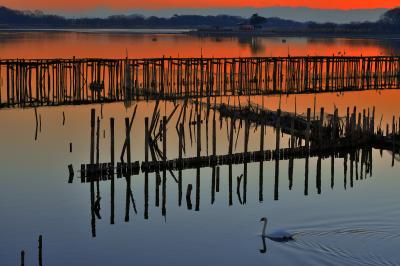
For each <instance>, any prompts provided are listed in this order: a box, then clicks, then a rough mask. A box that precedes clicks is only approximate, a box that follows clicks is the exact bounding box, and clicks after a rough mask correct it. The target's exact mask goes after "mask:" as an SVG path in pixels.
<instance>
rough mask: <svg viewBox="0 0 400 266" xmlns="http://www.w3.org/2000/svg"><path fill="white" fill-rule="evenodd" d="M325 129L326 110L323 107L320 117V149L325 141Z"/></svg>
mask: <svg viewBox="0 0 400 266" xmlns="http://www.w3.org/2000/svg"><path fill="white" fill-rule="evenodd" d="M323 129H324V108H323V107H321V114H320V117H319V132H318V137H319V145H320V147H321V146H322V141H323V139H324V138H323Z"/></svg>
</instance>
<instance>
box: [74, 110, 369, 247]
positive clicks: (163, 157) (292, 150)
mask: <svg viewBox="0 0 400 266" xmlns="http://www.w3.org/2000/svg"><path fill="white" fill-rule="evenodd" d="M157 108H158V107H157ZM157 108H156V109H157ZM135 111H136V109H135ZM182 111H183V110H182ZM200 112H201V111H200ZM172 114H173V113H172ZM134 116H135V112H134V114H133V116H132V118H131V121H130V120H129V118H125V120H124V122H125V132H124V133H125V134H124V135H125V136H124V140H123V149H122V154H121V157H120V158H121V162H119V163H117V165H116V175H115V174H114V169H115V168H114V165H115V155H114V150H115V147H114V137H115V136H114V135H115V133H114V119H113V118H111V119H110V143H111V145H110V163H100V158H99V149H100V146H99V141H98V140H97V142H96V155H95V137H98V135H96V134H95V127H96V119H95V118H96V116H95V112H94V110H92V112H91V122H90V126H91V129H90V138H91V140H90V164H89V165H85V164H82V165H81V169H82V170H81V180H82V181H83V182H87V183H90V211H91V230H92V237H96V235H97V234H96V220H97V219H101V213H100V210H101V208H100V203H101V196H100V189H99V187H100V181H110V224H115V194H116V191H115V190H116V189H115V182H117V180H116V178H117V179H121V178H124V179H125V183H126V188H125V215H124V221H125V222H130V220H131V219H130V218H131V217H130V213H131V204H132V208H133V211H134V213H135V214H137V212H138V211H137V205H136V201H135V198H134V193H133V190H134V189H133V188H134V184H133V180H134V179H136V180H138V178H141V177H142V178H144V182H143V183H141V182H139V181H138V182H137V183H138V184H139V183H141V184H143V186H144V189H143V190H142V191H144V202H143V206H144V209H143V218H144V220H148V219H149V217H150V209H149V200H150V195H149V191H150V190H151V188H150V182H149V178H150V177H151V176H152V175H150V176H149V174H151V173H154V178H155V182H154V191H155V194H154V202H155V207H156V208H159V207H160V205H161V215H162V216H163V217H164V219H165V221H166V216H167V199H168V198H169V197H168V195H167V185H168V187H169V188H170V189H169V190H168V191H176V193H177V199H178V201H177V205H178V206H181V204H182V197H183V193H184V190H185V189H184V187H183V184H184V179H185V176H186V175H185V172H186V171H187V170H189V169H195V178H194V184H191V183H189V184H188V185H187V188H186V205H187V209H188V210H192V209H194V211H196V212H198V211H200V203H201V196H204V195H205V194H204V193H203V194H202V193H201V178H204V177H202V176H201V169H202V168H205V169H210V170H211V178H210V185H208V186H204V187H206V188H210V191H211V193H210V194H208V195H210V206H212V205H214V203H215V202H216V200H218V194H217V193H218V192H220V186H221V184H222V185H227V186H228V189H227V192H228V202H227V206H232V205H233V204H234V201H235V200H234V194H233V181H234V180H233V176H234V169H233V164H236V165H242V167H243V168H242V169H243V172H242V173H240V174H239V175H238V176H237V178H236V179H235V180H236V197H237V202H238V203H239V204H240V205H246V204H247V193H248V191H247V182H248V180H247V179H248V176H249V172H250V173H252V172H253V171H254V169H255V168H256V167H257V166H258V168H259V169H258V174H259V176H258V197H257V198H258V201H259V202H260V203H261V202H263V201H264V178H265V177H267V175H265V173H264V167H265V166H267V167H268V168H269V172H272V167H273V168H274V170H273V171H274V179H273V180H272V182H271V184H272V183H273V195H272V198H273V200H274V201H278V200H279V199H280V191H279V189H280V187H279V184H280V182H279V181H280V180H279V175H280V164H281V163H280V162H281V161H288V184H289V186H288V191H292V190H294V188H295V185H294V184H295V183H294V181H293V178H294V173H296V171H295V161H296V160H300V161H301V160H304V163H305V164H304V173H305V175H304V195H305V196H308V195H309V185H308V183H309V172H310V170H309V167H310V161H311V163H312V165H314V163H315V165H314V167H315V174H316V193H317V194H322V187H323V186H322V184H323V181H322V179H323V175H322V162H323V161H324V160H325V159H328V158H330V163H331V173H330V187H331V189H334V186H335V180H334V179H335V169H334V168H335V160H336V159H337V158H338V159H343V173H344V180H343V183H344V188H345V189H346V188H347V168H348V160H350V187H354V182H355V181H359V180H363V179H365V178H367V175H368V173H369V176H370V177H371V176H372V150H373V147H372V146H371V145H368V144H367V145H365V144H364V145H362V146H354V147H352V146H351V147H347V146H345V147H344V148H343V147H341V146H337V149H336V146H334V147H335V148H334V149H331V148H329V146H323V145H322V144H320V143H321V142H320V143H318V142H316V141H315V138H313V140H312V141H311V143H310V139H309V135H310V134H309V133H307V132H311V129H310V122H307V128H308V129H307V131H306V133H305V139H306V142H305V145H306V146H304V147H303V146H301V142H302V141H301V137H299V140H296V138H297V137H296V136H295V134H294V132H295V130H294V127H295V126H294V124H295V123H294V120H293V119H292V120H291V121H290V122H289V124H290V127H289V129H287V127H285V125H286V124H287V121H285V119H286V118H285V116H281V111H280V110H279V109H278V111H277V116H276V117H277V119H276V121H275V122H274V125H275V126H274V128H275V137H276V138H275V149H273V150H271V151H268V150H265V147H264V146H265V145H264V135H265V125H263V124H261V125H260V126H259V127H258V125H257V126H256V127H255V131H256V130H257V129H259V130H260V142H259V143H260V147H259V150H258V151H257V152H249V151H248V149H249V148H248V145H249V138H250V137H249V134H250V127H251V125H250V122H249V121H246V120H245V121H244V130H243V132H244V133H243V134H244V138H243V143H244V145H243V153H233V149H234V142H233V140H234V138H235V134H237V136H236V139H238V136H239V132H240V123H241V122H240V123H239V124H237V121H236V120H235V119H233V118H227V119H225V118H221V123H220V125H222V124H223V121H222V120H225V121H226V124H227V133H228V132H229V133H228V134H227V137H228V143H229V147H228V154H227V155H217V152H216V137H215V136H216V119H215V112H214V117H213V128H212V132H213V133H212V135H213V136H212V139H213V141H212V146H213V147H212V155H208V151H207V150H206V153H207V155H206V156H201V155H202V153H201V127H200V126H201V124H202V122H201V121H203V120H202V119H201V117H200V115H197V116H195V117H196V119H195V120H193V121H192V122H189V131H190V132H191V131H192V129H195V132H194V135H196V142H195V143H196V144H195V145H194V146H195V147H196V150H197V152H196V157H194V158H183V153H184V151H185V149H186V148H187V147H186V145H185V143H186V141H185V134H184V122H185V120H183V122H180V121H178V123H177V126H176V128H177V135H178V143H179V144H178V159H176V160H167V155H168V154H167V124H168V121H169V118H167V116H164V117H163V118H162V119H160V121H159V123H158V122H157V121H158V120H159V119H158V118H157V116H155V117H156V118H153V119H152V121H151V123H149V119H148V118H146V119H145V123H144V124H145V134H144V135H145V141H144V143H145V161H144V162H143V163H142V165H141V166H140V164H139V162H138V161H137V162H133V161H132V152H131V134H132V132H131V131H132V121H133V119H134ZM171 116H172V115H171ZM207 116H208V115H207ZM309 116H310V112H309V110H308V117H309ZM190 117H192V115H191V116H190ZM189 119H190V118H189ZM206 119H207V117H206ZM205 121H206V120H205ZM228 121H230V123H228ZM285 123H286V124H285ZM229 124H230V125H229ZM158 125H159V127H158ZM190 125H195V127H191V126H190ZM205 125H206V129H208V126H207V122H206V123H205ZM156 128H159V132H157V131H155V129H156ZM327 128H328V129H329V127H327ZM99 129H100V121H99V119H97V132H99ZM221 129H222V126H221ZM317 129H318V128H317ZM318 131H319V133H318V135H317V138H319V139H320V141H321V135H320V134H322V133H321V132H322V130H321V128H319V129H318ZM289 132H290V138H289V148H283V149H282V148H280V145H281V138H282V137H284V136H285V134H288V133H289ZM329 134H330V133H329ZM303 137H304V136H303ZM158 141H161V142H162V150H160V149H159V148H158ZM205 143H206V144H205V145H208V144H207V141H206V142H205ZM297 143H299V144H297ZM235 146H236V145H235ZM305 148H306V149H305ZM149 151H150V154H151V156H152V161H149ZM124 159H125V160H126V162H124ZM272 161H273V164H272ZM265 162H266V163H265ZM255 163H257V164H255ZM70 167H71V165H68V168H70ZM226 167H227V168H228V169H227V170H228V180H227V181H225V180H223V181H222V182H221V180H220V171H221V168H225V169H226ZM167 170H168V173H167ZM235 170H236V169H235ZM141 172H142V173H143V175H141ZM161 172H162V176H161ZM354 172H355V175H356V177H355V179H354ZM176 173H177V176H178V178H176ZM115 176H116V178H115ZM135 176H137V177H138V178H135ZM69 179H70V178H69ZM169 180H170V181H169ZM203 180H206V179H203ZM70 181H71V180H69V181H68V183H71V182H70ZM268 183H269V182H268ZM95 184H96V187H97V189H95ZM135 184H136V182H135ZM193 186H195V188H194V187H193ZM174 188H176V189H174ZM160 189H161V191H160ZM193 189H195V192H194V206H193V203H192V191H193ZM203 189H204V188H203ZM269 189H272V187H270V188H269ZM160 193H161V199H160ZM170 193H171V192H170ZM285 194H286V193H283V195H285ZM221 197H223V196H221ZM160 200H161V204H160ZM139 202H140V200H139ZM140 205H141V204H140ZM262 241H263V249H260V252H262V253H263V252H266V244H265V238H262Z"/></svg>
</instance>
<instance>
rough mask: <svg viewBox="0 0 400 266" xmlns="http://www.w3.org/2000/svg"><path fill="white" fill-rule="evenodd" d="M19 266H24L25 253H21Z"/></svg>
mask: <svg viewBox="0 0 400 266" xmlns="http://www.w3.org/2000/svg"><path fill="white" fill-rule="evenodd" d="M21 266H25V251H23V250H22V251H21Z"/></svg>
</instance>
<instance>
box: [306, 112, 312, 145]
mask: <svg viewBox="0 0 400 266" xmlns="http://www.w3.org/2000/svg"><path fill="white" fill-rule="evenodd" d="M310 120H311V108H307V127H306V148H307V150H308V149H309V148H310V123H311V121H310Z"/></svg>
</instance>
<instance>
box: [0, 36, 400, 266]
mask: <svg viewBox="0 0 400 266" xmlns="http://www.w3.org/2000/svg"><path fill="white" fill-rule="evenodd" d="M0 35H1V38H0V57H1V58H42V57H46V58H51V57H72V56H74V55H75V56H77V57H116V58H119V57H123V56H125V54H126V52H125V51H126V49H128V53H129V56H130V57H158V56H162V55H166V56H167V55H168V56H169V55H171V56H177V55H178V54H179V56H182V57H183V56H199V55H200V54H201V51H202V53H203V55H204V56H249V55H266V56H267V55H282V56H283V55H287V51H288V48H289V49H290V54H296V55H304V54H310V55H314V54H332V53H338V51H341V53H343V52H344V51H345V52H346V55H347V54H354V55H359V54H361V53H362V54H371V55H377V54H391V53H398V51H399V50H398V48H396V47H398V41H396V40H392V41H381V40H357V39H353V40H350V39H328V40H326V39H325V40H323V39H307V38H287V43H286V44H283V43H282V41H281V38H253V39H251V38H250V39H248V38H245V39H244V40H242V39H240V38H221V39H215V38H197V37H192V36H186V35H177V34H161V35H158V34H157V35H140V34H136V35H129V34H117V33H114V34H104V33H96V34H86V33H71V32H68V33H41V32H30V33H10V32H7V33H1V34H0ZM399 96H400V92H399V91H383V92H376V91H369V92H357V93H355V92H352V93H345V94H344V95H337V94H328V93H326V94H322V95H318V96H317V97H316V110H317V111H318V110H319V108H320V107H324V108H325V111H326V112H327V113H333V109H334V107H335V106H336V107H337V108H338V109H339V115H340V116H344V115H345V113H346V108H347V107H350V108H353V106H357V110H359V111H361V110H363V109H366V110H368V109H370V110H372V108H373V107H374V106H375V109H376V124H379V123H381V124H382V127H385V124H386V123H390V122H391V119H392V116H393V115H395V116H396V117H398V116H399V113H400V108H399V105H398V99H399ZM225 100H226V99H224V101H225ZM242 100H243V102H245V101H246V99H242ZM250 100H251V101H252V102H255V103H259V104H261V103H262V102H263V103H264V105H265V106H266V107H267V108H269V109H272V110H276V109H277V108H278V106H279V105H281V108H282V109H283V110H285V111H294V109H295V107H294V106H295V103H296V111H297V112H298V113H305V112H306V109H307V108H313V105H314V95H298V96H296V97H294V96H290V97H286V96H282V98H279V97H278V96H274V97H272V96H271V97H264V98H262V97H252V98H251V99H250ZM231 101H232V99H231ZM279 102H280V103H279ZM177 103H178V104H180V105H182V102H177ZM135 105H136V103H133V104H132V106H131V107H128V108H127V107H125V106H124V104H123V103H113V104H105V105H103V106H101V105H85V106H62V107H45V108H38V109H37V113H38V116H39V117H40V118H41V123H40V128H39V130H38V132H37V136H36V140H35V135H36V127H35V111H34V109H4V110H0V121H1V131H0V147H1V152H0V161H1V164H0V178H1V181H2V182H1V183H2V185H1V186H0V211H1V213H2V215H1V219H0V235H1V239H2V241H1V242H0V264H1V265H18V264H19V260H20V259H19V256H20V251H21V250H25V252H26V259H25V260H26V264H27V265H35V264H37V260H38V256H37V253H38V250H37V239H38V236H39V235H40V234H41V235H43V260H44V265H110V264H113V265H133V264H136V265H399V264H400V254H399V252H398V247H399V245H400V225H399V219H400V201H399V197H398V194H399V191H400V181H399V174H398V173H399V172H398V171H399V170H400V169H399V168H400V167H399V163H398V158H395V160H394V165H393V166H392V154H391V153H389V152H386V151H383V152H380V151H379V150H375V149H373V150H372V158H373V160H372V172H370V173H368V174H366V173H365V170H366V169H365V165H364V167H363V168H362V166H361V162H360V161H359V162H351V160H350V157H348V158H347V160H345V159H344V158H335V160H334V165H333V166H334V175H333V176H332V174H331V163H332V161H331V158H327V159H321V179H320V181H319V178H318V177H317V165H318V158H317V157H312V158H310V159H309V169H308V179H306V178H305V176H306V168H305V165H306V160H305V159H295V160H294V174H293V179H292V180H291V179H290V178H289V174H288V168H289V161H287V160H283V161H280V162H279V165H278V167H279V176H278V182H277V179H276V176H275V173H276V167H277V166H276V164H275V162H274V161H269V162H264V163H263V164H262V166H261V167H262V168H263V175H262V176H261V177H260V174H259V172H260V164H259V163H250V164H247V188H244V187H243V183H241V186H240V187H239V193H237V183H238V181H237V176H240V175H241V174H244V171H245V166H244V165H243V164H238V165H233V166H232V180H233V184H232V187H233V193H232V195H231V197H232V204H231V205H230V204H229V166H221V167H220V184H219V186H220V189H219V192H216V193H215V200H214V202H212V169H211V168H201V169H200V179H199V180H200V182H199V187H198V189H199V194H198V199H196V189H197V182H196V181H197V180H196V175H197V173H196V169H193V170H184V171H182V175H183V199H182V204H181V206H179V198H178V193H179V190H178V184H177V183H176V181H175V179H174V176H178V173H177V172H172V173H171V172H168V171H167V173H166V179H165V193H164V194H163V193H162V192H163V188H162V187H163V184H160V185H159V206H156V205H157V204H156V203H157V193H156V187H157V186H156V175H155V174H154V173H151V174H149V176H148V181H149V183H148V191H149V195H148V219H146V216H145V206H146V195H145V175H144V173H142V172H141V173H139V174H138V175H135V176H132V178H131V190H132V198H130V196H129V193H128V199H129V200H128V205H127V204H126V202H127V191H129V187H127V182H126V179H125V178H119V179H116V180H115V195H114V197H115V198H114V206H115V207H114V215H112V208H111V205H112V204H111V202H112V196H111V195H112V194H111V181H110V180H106V181H101V182H99V195H100V196H101V200H100V206H101V209H100V211H99V215H100V217H101V219H100V217H97V218H95V220H94V221H95V232H96V234H95V235H96V236H95V237H93V230H94V224H93V223H92V220H91V202H90V201H91V195H90V184H89V183H81V182H80V173H79V172H78V170H79V169H80V165H81V164H87V163H89V162H90V109H91V108H95V109H96V116H99V119H100V138H99V161H100V162H108V161H109V160H110V152H109V150H110V127H109V123H110V122H109V120H110V118H111V117H113V118H115V126H116V129H115V151H116V158H118V159H119V157H120V153H121V150H122V146H123V142H124V140H125V135H124V134H125V131H124V130H125V124H124V118H125V117H131V116H132V113H133V111H134V107H135ZM154 105H155V102H154V101H150V102H139V103H137V106H138V107H137V108H138V109H137V113H136V117H135V119H134V122H133V127H132V132H131V137H132V142H131V147H132V160H133V161H140V162H141V161H143V160H144V118H145V117H146V116H147V117H150V118H151V116H152V112H153V109H154ZM173 107H174V105H173V103H170V102H161V104H160V115H161V116H163V115H167V116H168V115H169V114H170V113H171V112H172V110H173ZM192 107H193V106H192V105H189V106H188V111H190V110H191V109H192ZM178 110H179V109H178ZM63 112H64V114H65V124H64V125H63ZM212 115H213V113H212V112H211V114H210V117H212ZM178 116H179V113H175V114H174V116H173V117H172V119H171V121H170V122H169V123H170V124H168V129H167V132H168V134H167V150H168V152H167V157H168V159H173V158H176V157H177V156H178V148H177V146H178V135H177V132H176V129H175V124H176V121H177V119H178ZM188 116H189V113H188V115H187V118H186V119H187V121H188V119H189V117H188ZM202 116H204V112H203V113H202ZM216 118H217V121H218V126H217V154H227V153H228V137H227V135H228V132H227V123H228V121H225V120H222V122H221V124H220V120H219V115H218V113H216ZM380 121H382V122H380ZM185 127H186V128H185V130H186V134H185V142H186V152H185V154H184V156H185V157H192V156H195V154H196V145H197V144H196V137H195V134H194V133H192V134H194V135H193V136H192V140H191V137H190V134H189V132H190V130H189V126H188V125H187V123H186V125H185ZM238 128H239V127H238ZM208 132H209V135H210V134H211V123H210V127H209V128H208ZM236 133H237V132H236ZM238 134H239V136H238V137H237V144H236V143H235V147H234V152H242V151H243V147H244V143H243V139H244V135H243V129H242V130H241V131H240V132H239V133H238ZM259 135H260V129H259V128H257V129H256V128H254V127H252V128H251V129H250V142H249V151H255V150H258V148H259V141H260V139H259ZM201 136H202V144H201V145H202V155H207V154H210V153H211V138H210V137H209V138H207V133H206V126H205V123H203V125H202V134H201ZM210 136H211V135H210ZM288 139H289V138H288V136H286V135H284V136H283V137H282V139H281V144H282V146H283V147H287V145H288ZM235 142H236V139H235ZM265 142H266V144H265V146H266V148H267V149H274V148H275V132H274V130H273V129H272V128H267V130H266V133H265ZM70 143H72V152H70V150H69V148H70V147H69V145H70ZM360 156H361V154H360ZM69 164H72V165H73V167H74V170H75V177H74V179H73V183H70V184H69V183H68V176H69V174H68V165H69ZM161 176H162V174H161ZM260 179H261V180H262V181H263V182H262V185H261V186H260ZM189 184H192V185H193V191H192V194H191V202H192V204H193V206H192V209H189V208H188V206H187V202H186V189H187V187H188V185H189ZM96 190H97V189H96ZM260 193H261V194H262V197H261V198H260ZM244 194H246V202H245V203H244V202H243V199H244V198H243V197H244ZM163 202H165V204H163ZM196 204H198V205H197V206H198V210H196ZM163 205H164V208H163ZM127 206H128V207H127ZM127 214H128V216H129V219H127V217H128V216H127ZM264 216H266V217H268V227H267V231H268V230H273V229H276V228H284V229H286V230H288V231H290V232H293V233H295V241H290V242H286V243H280V242H274V241H271V240H269V239H263V238H262V237H261V229H262V224H261V223H260V218H261V217H264ZM112 218H114V223H111V220H112Z"/></svg>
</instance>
